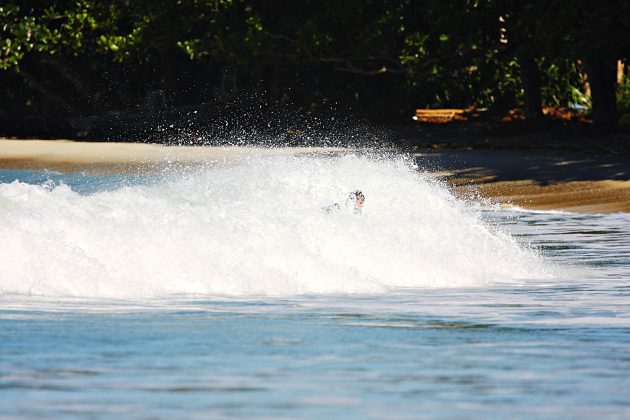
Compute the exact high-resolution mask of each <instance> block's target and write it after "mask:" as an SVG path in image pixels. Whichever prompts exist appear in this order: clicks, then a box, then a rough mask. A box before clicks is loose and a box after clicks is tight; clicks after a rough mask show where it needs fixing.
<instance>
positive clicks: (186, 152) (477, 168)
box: [0, 139, 630, 213]
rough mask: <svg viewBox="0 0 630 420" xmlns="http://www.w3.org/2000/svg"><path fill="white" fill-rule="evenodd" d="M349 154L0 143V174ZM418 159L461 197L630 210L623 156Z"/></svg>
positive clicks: (451, 154)
mask: <svg viewBox="0 0 630 420" xmlns="http://www.w3.org/2000/svg"><path fill="white" fill-rule="evenodd" d="M350 150H353V149H351V148H319V147H282V148H280V147H279V148H265V147H251V146H246V147H244V146H213V147H209V146H165V145H159V144H147V143H113V142H76V141H71V140H8V139H0V169H32V170H44V169H48V170H55V171H61V172H90V173H111V172H146V171H160V170H165V169H168V168H169V167H173V166H175V167H176V166H178V165H185V166H189V165H203V164H208V163H219V162H229V161H237V160H239V159H243V158H248V157H251V156H260V155H273V154H303V153H315V152H330V153H336V152H343V151H350ZM413 156H414V158H415V159H416V161H417V162H418V165H419V167H420V168H421V170H423V171H424V172H426V173H428V174H429V175H431V176H434V177H436V178H438V179H440V180H442V181H444V182H445V183H446V184H447V185H448V186H449V187H450V188H451V190H452V191H453V192H454V193H455V194H456V195H458V196H460V197H466V198H471V197H473V199H474V198H475V197H477V198H480V199H482V200H488V201H490V202H491V203H496V204H500V205H502V206H510V205H514V206H518V207H520V208H523V209H531V210H563V211H570V212H577V213H613V212H630V162H624V160H623V157H620V156H616V155H607V156H598V157H592V156H589V155H586V154H580V153H576V152H573V151H570V152H564V153H562V152H546V153H541V152H535V151H515V150H511V151H505V150H490V151H489V150H466V151H456V150H448V149H447V150H440V151H427V152H420V153H418V152H416V153H414V154H413Z"/></svg>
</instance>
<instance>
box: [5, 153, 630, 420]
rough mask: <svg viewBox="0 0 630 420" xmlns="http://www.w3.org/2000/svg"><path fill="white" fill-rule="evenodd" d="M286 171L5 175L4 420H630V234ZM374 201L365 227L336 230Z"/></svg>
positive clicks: (337, 164) (337, 170)
mask: <svg viewBox="0 0 630 420" xmlns="http://www.w3.org/2000/svg"><path fill="white" fill-rule="evenodd" d="M283 159H285V160H282V161H278V160H273V159H271V160H268V161H262V162H256V165H255V167H256V169H255V170H253V169H251V166H247V167H243V166H238V165H236V166H234V167H229V168H210V169H205V170H204V172H203V173H200V174H197V175H194V176H192V177H191V176H190V175H189V174H188V175H186V177H184V178H185V179H181V177H177V176H175V177H170V176H164V175H153V176H135V177H134V176H129V175H110V176H90V175H85V174H83V175H78V174H52V176H51V174H50V173H44V172H31V171H0V180H1V181H2V183H1V184H0V229H1V231H0V233H1V234H2V237H3V242H4V244H5V253H4V254H5V255H4V257H0V293H1V294H0V417H8V418H35V417H37V418H39V417H63V418H67V417H81V418H85V417H88V418H106V417H112V416H124V417H132V418H136V417H138V418H150V417H157V418H172V417H185V418H201V417H203V418H208V417H210V418H217V417H218V418H221V417H254V418H261V417H262V418H269V417H272V418H278V417H280V418H303V417H304V418H312V417H320V416H326V417H330V418H366V417H367V418H418V417H420V418H423V417H449V418H450V417H469V416H476V417H508V416H516V417H539V418H558V417H577V418H592V417H595V416H599V417H608V418H622V417H628V416H629V415H630V379H629V377H630V375H629V374H630V305H629V302H630V301H629V297H630V216H628V215H627V214H612V215H577V214H569V213H549V212H526V211H517V210H501V209H494V208H492V207H479V206H476V205H473V204H468V203H463V202H459V201H458V200H455V199H453V198H452V197H451V196H450V195H449V194H448V192H447V191H446V190H445V189H444V187H443V186H441V185H440V184H436V183H433V182H432V181H430V180H428V179H425V178H424V177H423V176H422V175H418V174H417V173H415V172H414V170H415V169H414V168H410V169H409V170H407V169H405V168H409V165H408V163H405V162H403V163H391V162H383V161H380V160H378V159H377V160H374V159H367V160H366V159H364V158H356V157H353V158H351V159H349V160H344V159H345V158H341V159H337V160H335V159H332V160H330V158H326V159H321V158H309V159H299V160H297V161H296V162H293V161H291V162H288V161H286V158H283ZM292 162H293V163H292ZM293 164H294V165H295V167H294V168H293V169H292V166H291V165H293ZM265 168H268V169H269V172H265V170H266V169H265ZM278 168H286V171H287V173H286V178H274V176H275V175H270V174H273V173H278V172H279V171H278ZM250 170H253V171H255V172H254V173H250V172H249V171H250ZM261 171H262V172H261ZM318 171H321V172H318ZM368 172H369V174H370V175H367V173H368ZM326 173H330V178H326V177H325V176H324V175H323V174H326ZM254 174H257V175H260V176H253V175H254ZM315 174H319V176H320V177H319V179H318V178H317V177H315V176H314V175H315ZM340 174H341V175H343V176H341V178H342V179H343V180H342V181H338V179H339V175H340ZM262 175H266V176H262ZM16 179H19V180H20V181H19V182H15V180H16ZM222 180H227V181H225V182H226V183H227V184H229V185H232V186H233V187H231V188H222V187H221V185H222V184H221V183H222V182H223V181H222ZM235 180H238V181H240V183H236V182H235ZM357 182H360V186H361V188H362V189H363V190H364V192H365V193H366V197H367V199H366V206H365V209H364V211H363V214H361V215H356V214H354V213H353V212H352V211H351V210H350V209H348V211H347V214H346V213H344V210H343V206H342V210H341V211H340V214H333V215H330V214H326V212H322V211H321V209H322V207H323V205H324V204H326V203H327V202H328V201H334V200H335V197H337V196H342V193H344V192H345V191H346V190H352V189H353V188H355V187H356V185H357ZM251 183H253V184H252V185H250V184H251ZM346 183H347V184H346ZM227 184H226V185H227ZM350 184H352V185H350ZM261 185H266V186H267V188H268V189H269V190H271V192H270V193H269V196H267V195H266V192H265V190H264V189H262V188H261ZM250 187H251V188H250ZM257 193H258V196H256V197H257V198H256V200H254V201H251V200H245V199H244V197H250V198H251V197H252V194H254V195H256V194H257ZM302 193H305V194H306V193H308V194H310V196H312V197H315V198H314V199H313V201H314V203H315V204H313V203H310V204H309V205H303V203H304V199H303V198H304V196H303V195H302ZM388 194H391V195H388ZM416 195H420V196H422V199H421V200H419V201H418V203H416V202H415V201H413V200H414V199H413V198H410V197H414V196H416ZM379 196H382V197H383V202H385V203H387V202H396V200H397V199H399V197H400V196H402V197H403V199H404V202H405V203H407V208H406V209H401V208H400V207H396V208H392V209H390V208H389V207H385V206H384V207H379V206H380V205H381V203H380V201H379ZM200 197H203V198H204V199H203V200H200ZM278 203H280V205H281V206H282V207H281V208H282V209H284V211H283V212H280V211H278V208H277V207H276V205H278ZM320 204H322V205H320ZM370 205H372V207H369V206H370ZM248 206H249V207H248ZM311 207H312V208H313V210H308V209H309V208H311ZM252 208H254V209H255V210H256V211H255V214H252ZM294 210H295V213H296V215H295V217H294V215H293V213H294ZM377 210H378V211H377ZM223 213H225V214H223ZM217 214H222V217H221V218H216V219H215V218H214V216H213V215H217ZM231 214H234V215H235V216H234V219H231V218H230V217H231V216H230V215H231ZM445 215H446V216H445ZM394 219H395V220H396V222H393V220H394ZM263 222H264V223H263ZM238 223H243V224H244V226H243V225H239V224H238ZM224 225H229V226H231V228H229V229H228V228H227V227H225V226H224ZM287 226H289V227H291V229H290V230H285V227H287ZM405 227H406V229H405ZM230 229H232V230H230ZM256 229H258V230H256ZM366 230H367V233H366V232H365V231H366ZM254 231H255V232H256V235H254V234H252V236H249V233H245V232H254ZM340 231H343V232H344V234H341V233H339V232H340ZM401 231H402V233H401ZM161 232H164V234H162V233H161ZM462 232H464V234H465V235H464V236H462ZM236 233H239V234H240V236H238V235H236ZM370 233H371V234H372V236H370ZM364 234H365V235H367V236H362V235H364ZM180 236H181V238H180ZM375 236H377V237H375ZM208 237H213V238H214V239H213V240H212V241H211V240H210V239H208ZM138 238H143V241H144V243H143V245H142V246H139V245H138V244H140V243H142V242H137V241H139V239H138ZM267 238H271V239H267ZM331 238H333V239H334V241H332V239H331ZM466 238H472V239H471V241H472V242H470V243H464V244H463V245H462V243H463V242H464V241H466V240H467V239H466ZM180 239H181V241H180ZM184 240H186V241H188V242H192V245H191V246H190V247H189V248H186V249H184V250H182V248H183V247H186V245H184V244H185V242H184ZM165 241H173V242H174V244H175V245H174V247H173V248H169V247H168V244H166V243H165ZM331 241H332V242H331ZM93 242H98V243H100V244H101V245H102V246H96V245H93V244H92V243H93ZM55 244H56V247H55ZM129 244H131V245H133V247H129V248H126V246H127V245H129ZM195 244H196V247H195ZM353 244H354V246H353ZM372 245H373V247H372ZM464 245H465V246H464ZM222 246H223V247H227V250H226V249H223V250H222V251H221V252H219V251H217V249H218V248H220V247H222ZM329 247H335V249H334V250H333V251H334V252H333V253H330V254H329V253H327V252H326V250H327V249H328V248H329ZM117 248H120V249H122V250H123V251H124V252H121V253H117V252H115V250H116V249H117ZM164 248H166V251H167V252H165V253H164V254H160V250H161V249H164ZM349 249H351V251H349ZM431 249H438V250H439V254H438V253H436V254H434V255H431V258H430V259H425V258H423V255H415V256H414V252H416V251H417V252H418V253H422V254H424V255H426V254H428V253H429V252H431ZM134 250H135V251H134ZM198 250H200V251H199V252H200V254H197V253H196V252H197V251H198ZM449 252H450V255H444V256H443V258H442V257H441V256H442V254H447V253H449ZM145 254H150V255H158V257H159V258H157V259H153V258H151V257H150V256H149V255H145ZM337 254H342V255H341V256H340V257H339V258H337ZM169 255H175V256H176V257H177V258H176V260H174V261H178V262H179V263H175V262H173V263H172V262H171V260H169V258H168V257H169ZM261 255H263V256H264V258H263V257H262V256H261ZM379 255H385V257H386V258H383V259H382V260H379V258H380V257H379ZM204 256H206V257H204ZM283 256H284V258H282V257H283ZM200 260H201V261H202V262H199V261H200ZM375 260H379V262H378V264H377V263H372V262H373V261H375ZM357 261H360V264H359V263H357ZM296 262H297V264H296ZM154 266H157V269H155V270H154V269H153V268H152V267H154ZM388 273H394V274H391V275H390V274H388ZM331 278H332V279H334V281H329V280H330V279H331ZM96 283H98V287H96V286H93V285H94V284H96ZM138 284H139V285H141V287H139V286H138V287H136V286H137V285H138ZM235 284H236V285H237V286H235Z"/></svg>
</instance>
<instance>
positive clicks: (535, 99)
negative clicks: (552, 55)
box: [518, 52, 542, 121]
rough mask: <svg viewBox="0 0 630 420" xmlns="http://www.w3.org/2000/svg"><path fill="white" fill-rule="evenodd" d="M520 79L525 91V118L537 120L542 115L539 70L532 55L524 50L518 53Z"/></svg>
mask: <svg viewBox="0 0 630 420" xmlns="http://www.w3.org/2000/svg"><path fill="white" fill-rule="evenodd" d="M518 61H519V65H520V67H521V80H522V82H523V90H524V92H525V104H524V111H525V118H527V119H528V120H530V121H538V120H540V119H541V117H542V96H541V94H540V85H541V80H540V71H539V70H538V65H537V64H536V60H534V57H533V56H532V55H531V54H529V53H526V52H523V53H521V54H519V57H518Z"/></svg>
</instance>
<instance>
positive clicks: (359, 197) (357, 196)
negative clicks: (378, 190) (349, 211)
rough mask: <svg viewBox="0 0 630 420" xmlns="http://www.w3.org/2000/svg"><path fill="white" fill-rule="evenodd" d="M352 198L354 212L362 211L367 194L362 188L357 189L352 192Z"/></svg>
mask: <svg viewBox="0 0 630 420" xmlns="http://www.w3.org/2000/svg"><path fill="white" fill-rule="evenodd" d="M350 200H354V212H355V213H361V209H362V208H363V203H365V195H363V193H362V192H361V191H360V190H356V191H353V192H351V193H350Z"/></svg>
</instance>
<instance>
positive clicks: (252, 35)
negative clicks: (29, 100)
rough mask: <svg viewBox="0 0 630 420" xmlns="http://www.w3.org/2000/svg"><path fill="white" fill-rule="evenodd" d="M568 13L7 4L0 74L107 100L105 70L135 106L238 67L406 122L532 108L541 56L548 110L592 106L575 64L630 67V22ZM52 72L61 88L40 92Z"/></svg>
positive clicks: (391, 3) (310, 99) (480, 8)
mask: <svg viewBox="0 0 630 420" xmlns="http://www.w3.org/2000/svg"><path fill="white" fill-rule="evenodd" d="M565 6H566V5H564V3H563V2H559V1H555V0H545V1H543V0H533V1H530V2H518V1H514V0H483V1H481V0H474V1H473V0H453V1H443V0H424V1H422V2H416V1H412V0H347V1H339V0H303V1H300V2H295V1H292V0H276V1H274V2H255V1H253V0H108V1H97V0H51V1H47V2H41V1H37V0H20V1H18V0H8V1H6V2H5V4H4V5H2V6H0V69H2V70H17V71H20V70H21V71H22V72H23V74H24V77H25V80H26V78H27V76H29V75H30V78H29V79H28V80H29V82H28V84H29V86H35V85H38V89H39V90H40V92H43V91H46V92H47V95H53V94H54V92H53V91H63V90H64V89H67V87H68V86H67V85H68V83H70V84H71V85H72V86H74V88H75V89H79V90H82V91H83V95H84V96H85V95H88V96H89V95H94V96H95V97H98V98H104V97H106V96H107V94H108V93H107V92H110V91H113V90H114V89H113V88H111V87H108V88H107V89H105V88H99V87H98V86H97V85H98V83H95V82H90V80H91V79H93V78H94V75H93V73H94V71H95V70H96V67H95V66H98V67H99V68H100V69H103V71H104V72H113V73H115V72H118V71H121V69H124V70H125V71H127V72H129V74H133V77H131V78H130V79H129V80H128V82H127V83H128V84H127V85H126V88H125V89H118V90H120V91H124V92H136V93H133V94H132V93H127V95H128V96H129V97H128V98H126V99H125V100H126V101H127V102H130V101H131V102H132V101H133V100H137V97H141V96H142V94H143V92H144V91H145V90H148V89H151V88H154V87H159V88H160V89H172V90H174V89H176V88H177V86H179V83H181V80H182V79H183V78H184V76H183V75H187V76H186V77H189V78H190V80H191V83H195V82H196V83H206V82H207V83H210V84H211V83H215V84H216V83H219V82H220V74H221V72H222V71H223V69H225V68H236V69H238V74H239V84H240V85H245V84H247V83H249V85H250V87H253V88H257V87H258V86H257V85H260V84H262V86H263V88H264V89H265V90H267V91H268V92H270V94H271V95H276V97H279V96H280V93H279V92H280V91H283V92H288V91H294V92H297V91H301V92H303V94H302V101H303V103H305V104H312V103H314V102H316V101H319V100H321V101H323V100H324V99H318V98H320V97H323V98H326V99H327V100H328V99H330V100H339V101H345V102H356V101H357V98H361V99H359V101H373V102H374V103H378V104H379V106H381V107H382V109H386V108H388V107H389V104H392V103H394V104H395V106H397V107H398V109H399V110H400V109H410V108H415V107H422V106H460V107H464V106H468V105H477V106H479V107H489V106H496V107H508V106H515V105H518V104H521V103H522V102H523V100H524V98H525V97H526V96H527V95H525V94H524V93H525V92H524V89H525V88H526V84H525V83H524V81H523V74H522V70H523V66H521V64H522V63H520V62H519V60H522V58H523V57H532V58H533V59H534V60H535V61H536V63H537V64H536V65H537V70H538V73H540V74H539V78H540V86H539V88H540V91H541V96H542V101H543V103H544V104H548V105H554V106H566V105H569V104H578V103H579V104H583V105H589V106H590V102H589V98H587V97H586V96H585V95H584V94H583V86H584V83H585V80H584V69H583V68H581V66H580V65H578V64H577V63H578V61H579V60H581V59H582V58H584V57H588V58H590V59H593V58H594V57H595V58H598V57H602V58H603V59H608V58H610V57H613V58H614V57H628V56H630V47H629V42H628V40H627V39H626V38H627V37H626V36H625V35H626V33H627V29H628V21H629V20H630V19H628V20H626V19H624V13H626V11H625V9H623V7H621V6H620V4H619V2H612V3H611V4H609V5H607V6H596V5H594V3H592V2H589V1H587V0H579V1H577V2H575V3H574V5H573V6H572V7H565ZM584 10H589V13H582V12H583V11H584ZM626 14H627V13H626ZM528 62H529V61H528ZM50 66H54V68H55V69H56V70H55V72H56V73H55V76H54V77H52V76H51V77H48V78H47V79H46V80H41V79H42V77H41V75H43V74H50V72H49V70H50V68H49V67H50ZM199 69H202V70H199ZM96 71H98V70H96ZM27 73H29V74H27ZM143 82H144V83H146V85H142V83H143ZM89 89H92V90H91V91H89ZM99 89H100V90H99ZM624 92H625V91H624ZM133 95H136V97H134V98H131V97H132V96H133ZM68 96H71V95H68ZM624 98H626V96H625V93H623V94H621V96H620V107H622V106H625V105H623V103H622V102H623V101H624V100H625V99H624ZM64 100H74V99H70V98H66V99H64ZM95 101H96V100H95ZM88 102H89V101H88ZM93 102H94V101H93ZM83 105H84V104H83V103H81V104H74V105H73V106H75V107H79V108H82V107H83Z"/></svg>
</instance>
